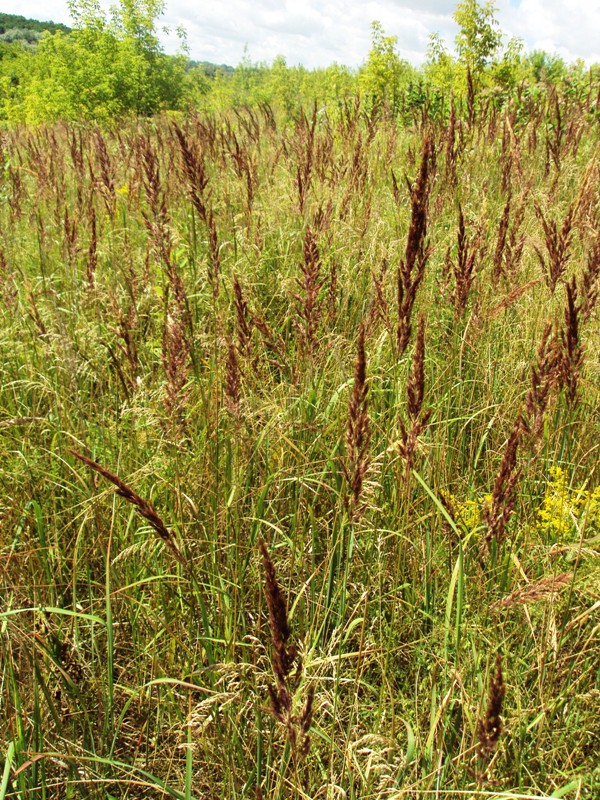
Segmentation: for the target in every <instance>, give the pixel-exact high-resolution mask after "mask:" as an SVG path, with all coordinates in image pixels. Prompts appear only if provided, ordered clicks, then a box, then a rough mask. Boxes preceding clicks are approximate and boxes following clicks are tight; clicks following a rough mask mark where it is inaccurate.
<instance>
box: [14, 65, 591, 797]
mask: <svg viewBox="0 0 600 800" xmlns="http://www.w3.org/2000/svg"><path fill="white" fill-rule="evenodd" d="M473 68H474V70H475V71H476V70H477V69H478V68H477V67H476V65H475V66H474V67H473ZM474 74H475V79H474ZM465 75H466V83H465V94H464V96H460V94H458V95H457V96H456V97H455V96H454V95H452V94H440V95H438V96H436V97H437V99H435V100H434V99H432V98H433V95H428V96H427V97H425V96H424V99H423V102H419V103H411V104H406V103H405V104H404V105H403V103H402V97H400V98H399V100H398V104H397V105H396V107H393V105H394V104H393V103H390V102H388V101H386V102H383V103H373V104H366V103H365V102H364V97H358V96H355V97H350V98H348V99H347V100H345V101H340V102H339V103H338V104H336V105H335V107H331V108H323V107H322V106H320V105H317V104H316V103H315V104H313V105H307V106H306V107H305V108H304V109H300V110H299V109H297V108H296V109H291V110H290V111H289V113H285V112H284V109H282V108H281V107H278V108H276V109H274V108H273V107H272V106H271V105H270V104H269V103H267V102H260V103H257V104H256V105H255V106H254V107H247V108H233V107H232V108H229V109H226V110H224V111H212V112H210V113H209V112H205V111H197V112H190V113H186V114H184V113H181V114H178V115H176V116H173V115H169V114H165V115H162V116H161V115H159V116H155V117H153V118H148V119H143V118H137V119H130V120H128V121H127V122H123V124H122V125H121V126H120V127H119V128H115V127H111V126H105V127H100V126H98V125H97V124H95V123H94V122H90V121H87V122H86V121H79V122H66V121H59V122H52V123H48V124H42V125H37V126H35V127H34V126H32V125H27V124H18V125H14V126H13V127H11V128H9V129H6V130H4V131H3V132H2V135H1V151H0V152H1V159H0V166H1V171H0V194H1V196H2V203H1V205H0V354H1V356H0V370H1V388H0V453H1V460H0V480H1V481H2V492H1V494H0V564H1V569H0V718H1V719H2V722H3V724H2V726H1V728H0V752H1V753H2V756H1V758H2V761H0V798H2V800H4V798H13V797H14V798H17V797H18V798H78V797H82V798H107V799H108V798H150V797H171V798H178V799H179V800H190V799H191V798H198V799H200V798H214V800H220V798H332V800H333V798H352V799H353V800H358V798H360V799H361V800H366V798H374V799H375V798H398V800H399V799H400V798H427V797H432V798H433V797H436V798H438V797H439V798H463V797H496V798H507V797H512V798H543V797H565V798H572V799H573V800H574V799H575V798H590V800H592V799H593V798H597V797H598V796H599V793H600V770H599V768H598V754H599V752H600V734H599V729H598V704H599V700H600V667H599V664H600V661H599V659H598V654H599V641H598V639H599V634H600V624H599V613H600V494H599V491H600V490H599V486H600V480H599V478H600V476H599V470H598V446H599V445H598V442H599V441H600V436H599V433H600V430H599V428H600V426H599V419H600V415H599V403H600V381H599V378H600V361H599V352H600V348H598V341H599V336H598V333H599V316H598V303H597V300H598V292H599V290H600V167H599V164H600V161H599V159H598V152H599V150H598V113H599V108H600V105H599V102H600V83H599V82H598V78H597V76H595V75H594V74H593V73H591V74H590V75H589V76H588V80H587V81H577V82H575V81H574V82H571V83H569V82H568V81H567V82H566V83H565V84H560V83H559V82H556V83H544V84H540V85H539V86H538V87H537V88H536V89H535V91H533V90H528V91H525V90H522V91H521V92H518V91H516V90H515V96H514V97H506V98H505V99H504V100H503V102H502V103H501V104H499V103H498V102H497V98H496V96H495V95H494V94H493V93H490V92H489V91H487V90H486V87H485V86H484V85H483V83H482V82H481V81H478V80H477V73H476V72H475V73H471V70H470V69H469V70H468V71H467V72H466V73H465ZM469 75H470V76H471V77H470V78H469ZM440 91H441V90H440Z"/></svg>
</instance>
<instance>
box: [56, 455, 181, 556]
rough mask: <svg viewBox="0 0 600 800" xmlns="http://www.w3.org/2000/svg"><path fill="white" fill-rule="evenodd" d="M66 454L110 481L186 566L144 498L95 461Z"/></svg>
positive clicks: (156, 515)
mask: <svg viewBox="0 0 600 800" xmlns="http://www.w3.org/2000/svg"><path fill="white" fill-rule="evenodd" d="M68 452H69V453H71V455H72V456H75V458H78V459H79V460H80V461H83V463H84V464H87V466H88V467H91V469H93V470H94V471H95V472H97V473H98V474H99V475H102V477H103V478H106V480H107V481H110V482H111V483H112V484H113V485H114V486H116V487H117V494H118V495H119V496H120V497H122V498H123V499H124V500H127V502H128V503H131V505H133V506H135V508H136V510H137V512H138V513H139V515H140V516H141V517H143V518H144V519H145V520H146V522H148V524H149V525H150V527H151V528H153V529H154V530H155V531H156V533H157V534H158V535H159V537H160V538H161V539H162V540H163V542H164V543H165V544H166V545H167V547H168V548H169V550H170V551H171V554H172V555H173V556H174V558H175V559H176V560H177V561H179V563H180V564H183V566H186V565H187V562H186V560H185V559H184V557H183V555H182V554H181V551H180V550H179V548H178V547H177V544H176V543H175V538H174V536H173V534H172V533H171V531H170V530H169V529H168V528H167V526H166V525H165V523H164V522H163V521H162V519H161V518H160V517H159V516H158V514H157V512H156V509H155V508H154V506H153V505H152V503H151V502H150V501H149V500H144V498H143V497H140V496H139V494H136V493H135V492H134V491H133V489H132V488H131V487H130V486H128V485H127V484H126V483H125V481H123V480H121V478H119V477H118V475H114V474H113V473H112V472H109V471H108V470H107V469H105V467H103V466H101V465H100V464H98V463H97V462H96V461H92V459H91V458H88V457H87V456H84V455H83V454H82V453H78V452H77V451H76V450H69V451H68Z"/></svg>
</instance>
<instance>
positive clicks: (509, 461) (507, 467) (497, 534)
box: [481, 417, 522, 554]
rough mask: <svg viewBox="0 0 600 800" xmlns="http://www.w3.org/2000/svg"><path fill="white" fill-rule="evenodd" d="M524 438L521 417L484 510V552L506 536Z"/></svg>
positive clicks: (510, 437)
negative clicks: (520, 449) (519, 451)
mask: <svg viewBox="0 0 600 800" xmlns="http://www.w3.org/2000/svg"><path fill="white" fill-rule="evenodd" d="M521 438H522V423H521V417H518V419H517V420H516V422H515V424H514V426H513V429H512V431H511V434H510V436H509V437H508V441H507V443H506V446H505V447H504V453H503V455H502V461H501V462H500V468H499V470H498V473H497V475H496V480H495V482H494V489H493V491H492V497H491V500H490V502H489V504H488V506H487V507H486V509H485V511H484V517H485V521H486V524H487V531H486V534H485V536H484V538H483V541H482V547H481V550H482V554H483V553H487V552H489V548H490V545H491V543H492V541H496V542H497V543H498V545H501V544H502V542H503V541H504V539H505V538H506V526H507V524H508V522H509V520H510V518H511V516H512V513H513V511H514V507H515V503H516V499H517V497H516V488H517V482H518V479H519V474H520V471H519V468H518V465H517V451H518V449H519V444H520V443H521Z"/></svg>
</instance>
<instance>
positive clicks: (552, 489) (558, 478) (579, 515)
mask: <svg viewBox="0 0 600 800" xmlns="http://www.w3.org/2000/svg"><path fill="white" fill-rule="evenodd" d="M549 472H550V480H549V481H548V486H547V487H546V494H545V495H544V499H543V500H542V505H541V506H540V508H539V509H538V526H537V527H538V530H539V531H540V532H541V533H544V534H545V535H547V536H550V537H551V538H552V539H555V540H560V541H569V540H571V541H573V540H575V539H577V538H578V537H579V535H580V532H581V525H582V524H583V523H584V521H585V525H586V531H587V533H588V534H591V533H592V532H593V531H594V530H595V531H597V530H598V529H600V486H598V487H596V489H593V490H587V489H585V487H583V486H582V487H580V488H579V489H577V488H571V486H569V483H568V478H567V475H566V473H565V471H564V470H563V469H561V467H556V466H555V467H550V470H549Z"/></svg>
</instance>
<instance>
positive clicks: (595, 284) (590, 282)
mask: <svg viewBox="0 0 600 800" xmlns="http://www.w3.org/2000/svg"><path fill="white" fill-rule="evenodd" d="M599 291H600V234H596V239H595V241H594V243H593V245H592V248H591V251H590V253H589V255H588V259H587V264H586V268H585V270H584V272H583V275H582V276H581V282H580V285H579V294H580V296H581V306H580V313H581V321H582V322H587V321H588V320H589V319H590V317H591V316H592V313H593V311H594V308H595V307H596V303H597V301H598V293H599Z"/></svg>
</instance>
